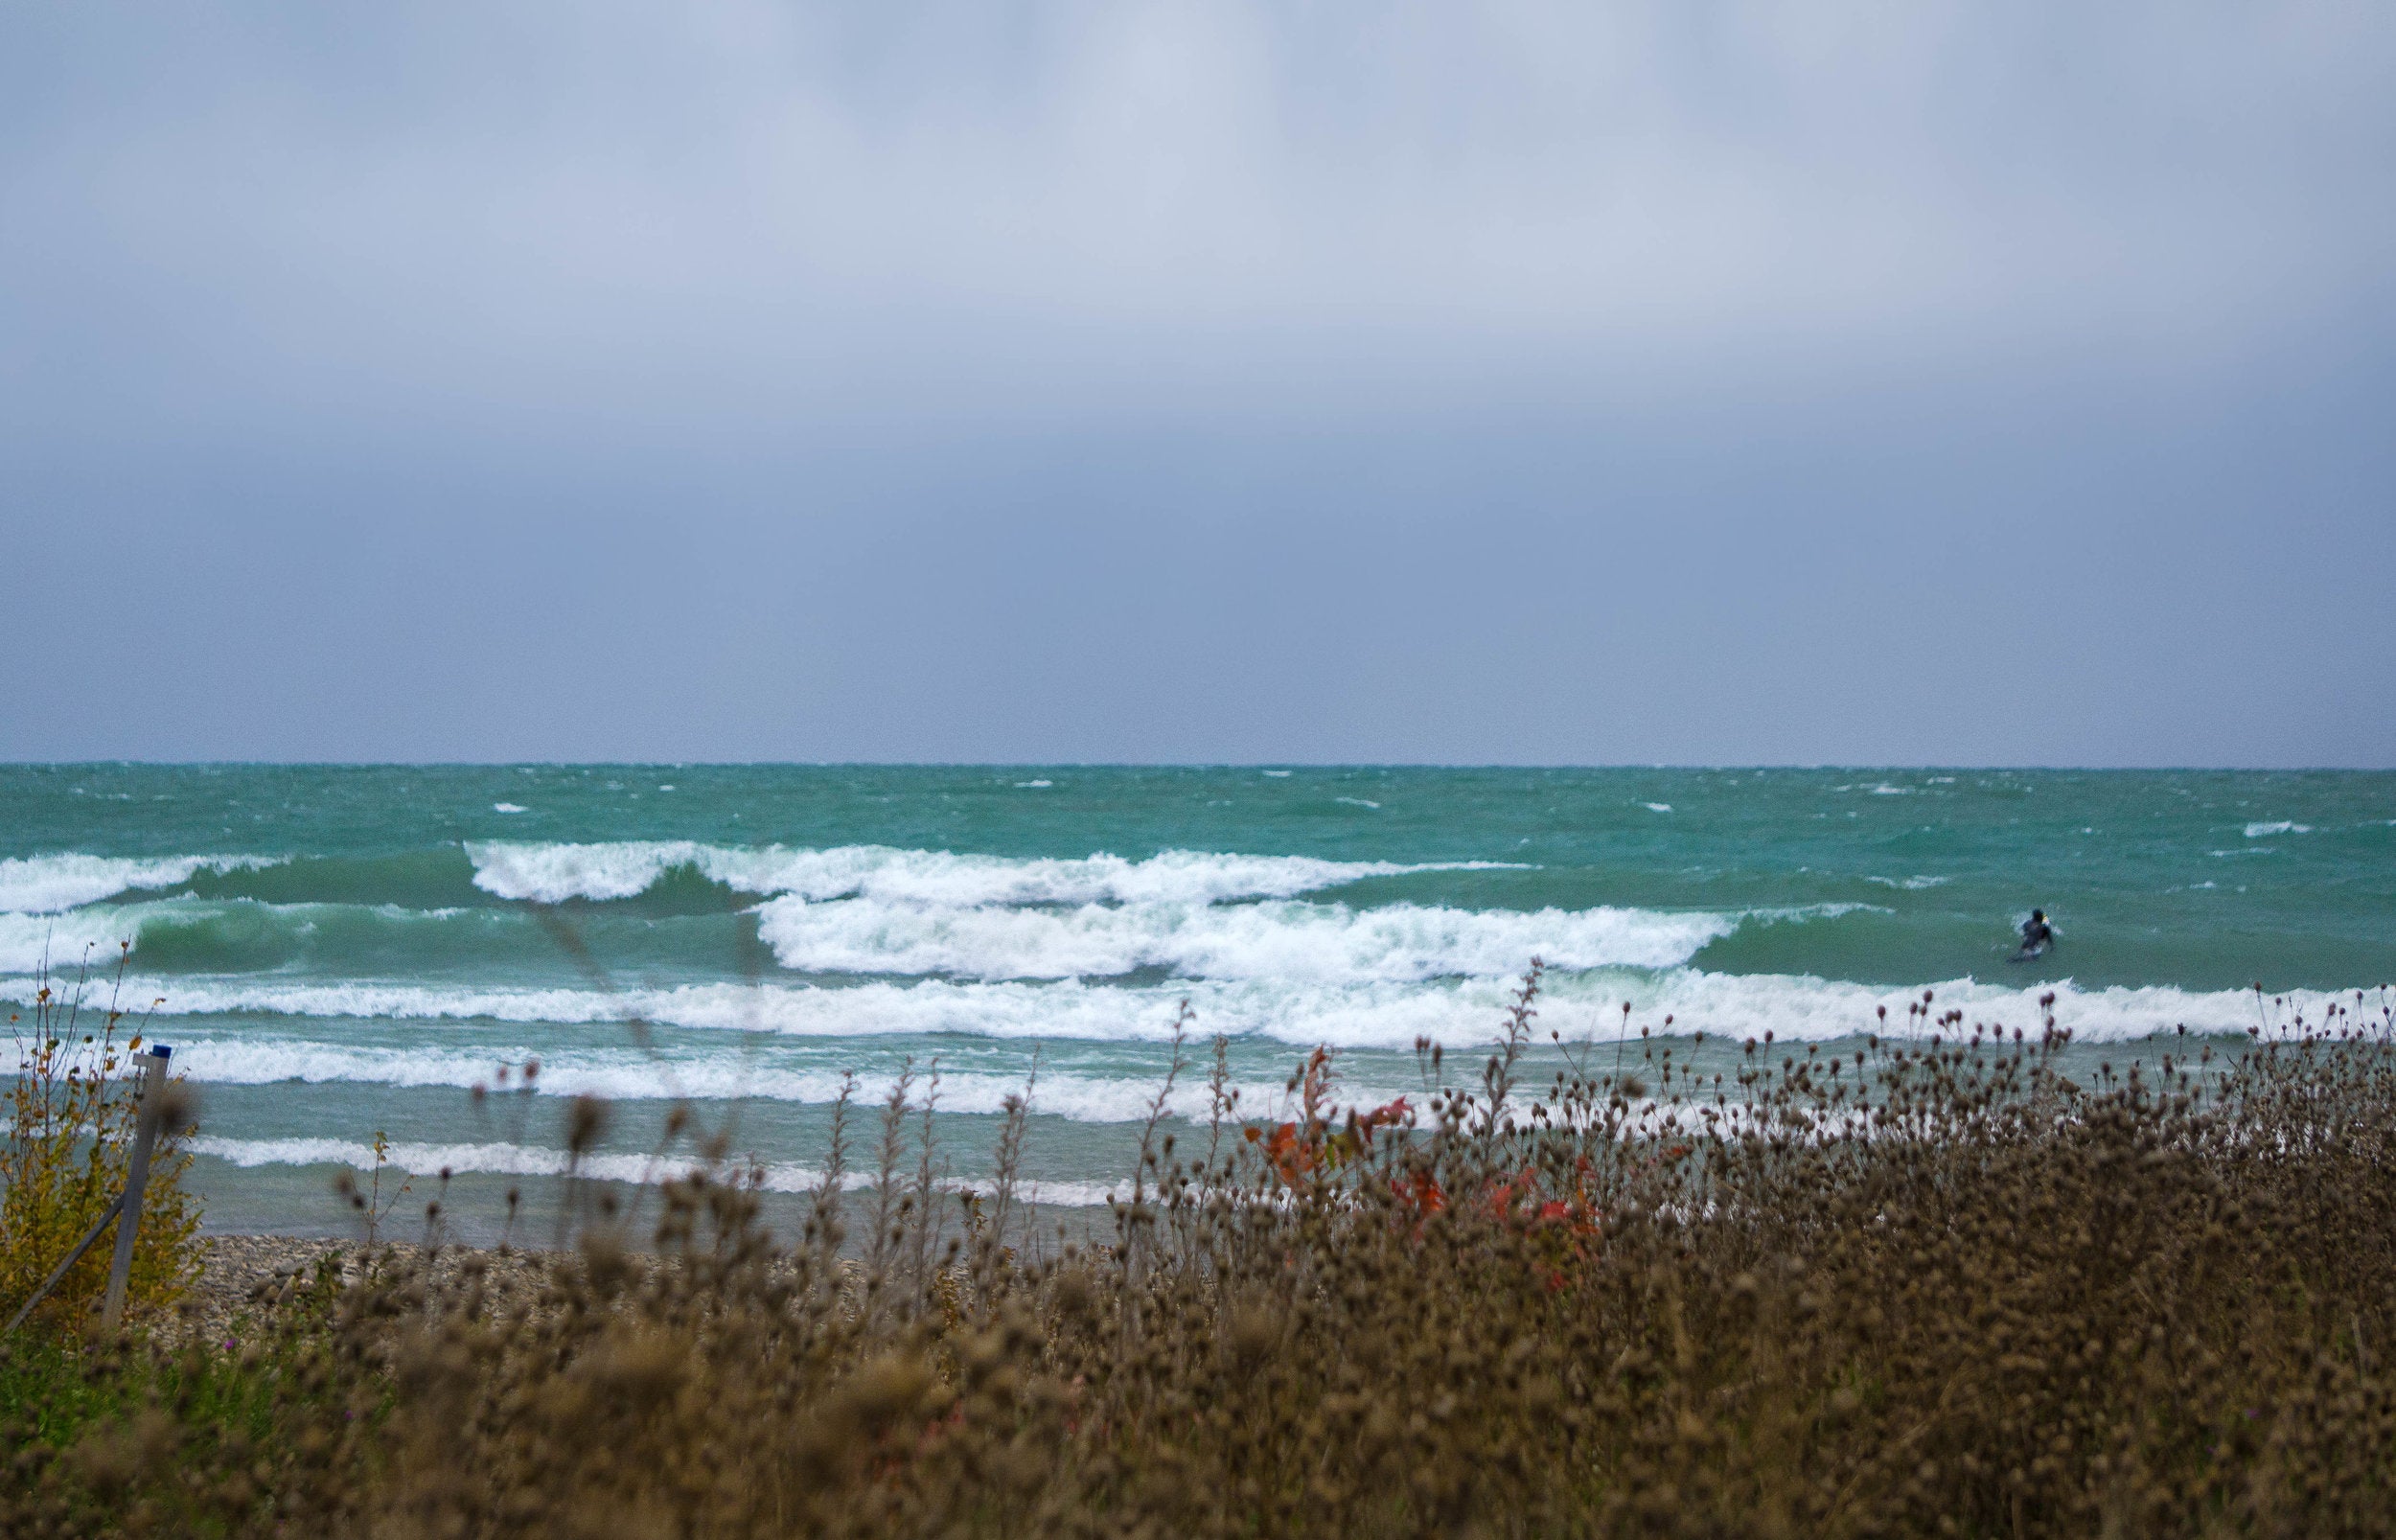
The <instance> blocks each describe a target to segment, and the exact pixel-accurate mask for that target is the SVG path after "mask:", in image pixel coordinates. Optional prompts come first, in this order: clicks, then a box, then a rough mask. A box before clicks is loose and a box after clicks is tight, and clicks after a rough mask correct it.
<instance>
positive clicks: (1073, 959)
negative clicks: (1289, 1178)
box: [757, 898, 1739, 983]
mask: <svg viewBox="0 0 2396 1540" xmlns="http://www.w3.org/2000/svg"><path fill="white" fill-rule="evenodd" d="M1738 923H1739V922H1738V920H1737V919H1736V918H1735V917H1732V916H1728V915H1721V914H1707V913H1681V914H1672V913H1661V912H1657V911H1653V910H1647V909H1630V908H1594V909H1578V910H1563V909H1538V910H1533V911H1531V912H1522V911H1518V910H1506V909H1456V908H1427V907H1423V906H1419V905H1414V904H1392V905H1387V906H1384V907H1381V908H1368V909H1351V908H1348V907H1347V906H1346V905H1341V904H1308V903H1299V902H1292V901H1287V900H1279V901H1269V902H1263V903H1256V904H1242V905H1236V906H1217V905H1192V904H1186V903H1137V904H1124V905H1117V906H1106V905H1097V904H1088V905H1084V906H1083V907H1081V908H1075V909H1070V910H1064V911H1059V910H1055V909H1033V908H963V909H959V908H932V907H928V906H917V905H910V904H887V903H877V902H873V901H869V900H864V899H848V900H841V901H838V902H834V903H830V904H811V903H809V902H807V901H806V900H804V899H799V898H784V899H775V900H773V901H772V902H770V903H768V904H767V905H766V906H765V907H764V908H762V909H761V910H760V911H759V915H758V923H757V931H758V934H759V935H760V936H761V937H763V938H764V940H765V942H766V944H767V945H769V946H771V947H772V949H773V954H774V957H775V959H776V960H778V961H779V962H780V963H781V964H782V966H783V967H785V968H789V969H792V970H794V971H796V972H801V973H843V974H918V975H920V974H939V975H946V976H949V977H961V978H983V979H1000V978H1068V977H1114V976H1117V975H1122V974H1129V973H1135V972H1138V971H1140V970H1141V969H1162V970H1164V971H1166V972H1169V973H1172V974H1176V975H1179V976H1181V977H1189V978H1282V979H1290V980H1297V981H1306V982H1322V983H1329V982H1362V981H1366V980H1417V979H1426V978H1442V977H1500V976H1505V977H1510V976H1513V975H1516V974H1519V973H1521V972H1522V971H1523V969H1524V968H1525V967H1526V966H1528V965H1529V963H1530V961H1531V959H1532V957H1534V956H1536V957H1541V958H1544V959H1545V960H1546V961H1547V962H1548V963H1549V964H1550V965H1551V966H1553V967H1555V968H1561V969H1575V970H1578V969H1588V968H1602V967H1608V966H1615V967H1624V966H1626V967H1635V968H1668V967H1671V966H1674V965H1676V964H1679V963H1683V962H1687V961H1688V960H1689V959H1690V958H1691V957H1693V956H1695V955H1696V954H1697V953H1698V952H1699V951H1700V950H1701V949H1703V948H1704V947H1705V946H1706V945H1707V944H1708V943H1709V942H1713V941H1716V940H1719V939H1720V938H1722V937H1723V936H1726V935H1728V934H1730V933H1731V931H1734V930H1735V929H1737V928H1738Z"/></svg>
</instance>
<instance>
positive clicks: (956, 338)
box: [0, 0, 2396, 766]
mask: <svg viewBox="0 0 2396 1540" xmlns="http://www.w3.org/2000/svg"><path fill="white" fill-rule="evenodd" d="M2391 166H2396V9H2391V8H2389V7H2387V6H2385V5H2384V4H2378V3H2355V4H2337V5H2333V4H2308V3H2304V0H2291V3H2280V4H2271V5H2253V4H2248V3H2243V0H2242V3H2237V4H2230V3H2210V0H2170V3H2161V0H2157V3H2152V4H2148V3H2140V0H2117V3H2114V4H2109V5H2104V6H2095V7H2091V6H2086V5H2083V4H2062V3H2055V4H2044V3H2036V0H2033V3H2020V0H2015V3H1988V4H1941V3H1937V0H1922V3H1914V4H1906V5H1889V4H1871V5H1866V4H1851V3H1842V0H1797V3H1790V4H1785V5H1784V4H1765V3H1748V4H1708V3H1703V0H1656V3H1653V4H1606V3H1601V0H1559V3H1553V4H1551V3H1546V0H1494V3H1492V0H1482V3H1477V4H1472V5H1464V4H1448V5H1428V4H1404V5H1384V6H1371V5H1362V6H1359V5H1332V4H1327V3H1314V0H1305V3H1300V0H1292V3H1285V4H1279V5H1270V4H1240V3H1236V0H1193V3H1187V4H1147V3H1140V0H1118V3H1115V4H1088V5H1079V4H1028V3H1026V4H1003V3H993V0H973V3H960V4H955V5H920V4H911V3H906V0H877V3H875V4H872V5H855V4H847V3H841V4H825V5H816V4H801V3H781V4H751V3H743V0H725V3H721V4H713V5H707V6H664V5H655V4H647V5H629V4H610V3H605V0H575V3H572V4H556V5H531V4H504V3H500V4H495V3H492V0H474V3H472V4H459V5H453V6H439V5H429V4H427V5H406V6H376V7H367V6H339V7H328V6H321V5H313V4H310V5H290V6H270V5H240V4H226V5H212V6H206V7H195V6H184V5H157V6H149V7H144V6H80V5H79V6H68V5H60V6H31V5H27V6H12V7H9V8H6V9H5V10H4V11H0V758H31V759H54V758H82V757H119V756H129V757H142V758H166V759H189V758H265V759H518V758H543V759H593V758H611V759H656V760H697V759H726V758H730V759H803V760H823V759H836V760H837V759H877V760H992V759H995V760H1030V761H1071V760H1204V761H1223V760H1236V761H1249V760H1264V761H1324V760H1332V761H1343V760H1345V761H1451V762H1476V763H1478V762H1495V761H1531V762H1546V763H1566V762H1570V763H1623V762H1639V763H1644V762H1656V761H1664V762H1680V763H1726V762H1727V763H1762V762H1799V763H1821V762H1851V763H1917V762H1937V763H2072V764H2099V765H2108V764H2233V765H2235V764H2252V765H2280V764H2324V765H2374V766H2388V765H2396V642H2391V640H2390V627H2389V616H2390V599H2391V593H2392V592H2396V426H2392V425H2396V303H2392V302H2396V175H2391V173H2390V171H2389V168H2390V167H2391Z"/></svg>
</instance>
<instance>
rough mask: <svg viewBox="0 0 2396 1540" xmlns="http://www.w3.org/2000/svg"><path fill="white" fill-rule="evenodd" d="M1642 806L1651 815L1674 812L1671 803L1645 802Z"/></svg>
mask: <svg viewBox="0 0 2396 1540" xmlns="http://www.w3.org/2000/svg"><path fill="white" fill-rule="evenodd" d="M1640 806H1642V807H1644V808H1646V809H1647V811H1648V812H1649V813H1670V812H1671V811H1672V804H1671V803H1670V802H1643V803H1641V804H1640Z"/></svg>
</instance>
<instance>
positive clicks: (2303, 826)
mask: <svg viewBox="0 0 2396 1540" xmlns="http://www.w3.org/2000/svg"><path fill="white" fill-rule="evenodd" d="M2312 832H2313V825H2311V824H2309V823H2291V822H2289V821H2287V820H2286V819H2281V820H2280V821H2278V822H2276V823H2250V824H2247V825H2246V838H2247V839H2265V838H2268V837H2269V836H2271V835H2275V834H2311V833H2312Z"/></svg>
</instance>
